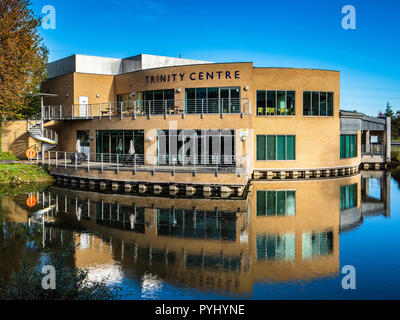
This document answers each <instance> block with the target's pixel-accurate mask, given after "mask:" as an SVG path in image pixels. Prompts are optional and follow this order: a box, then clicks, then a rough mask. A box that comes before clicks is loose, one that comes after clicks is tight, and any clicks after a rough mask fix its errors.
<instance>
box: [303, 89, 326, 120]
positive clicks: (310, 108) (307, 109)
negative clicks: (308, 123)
mask: <svg viewBox="0 0 400 320" xmlns="http://www.w3.org/2000/svg"><path fill="white" fill-rule="evenodd" d="M303 115H305V116H311V115H312V116H333V92H318V91H313V92H310V91H303Z"/></svg>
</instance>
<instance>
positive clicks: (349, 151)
mask: <svg viewBox="0 0 400 320" xmlns="http://www.w3.org/2000/svg"><path fill="white" fill-rule="evenodd" d="M355 157H357V135H356V134H351V135H341V136H340V158H341V159H347V158H355Z"/></svg>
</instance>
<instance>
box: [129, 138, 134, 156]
mask: <svg viewBox="0 0 400 320" xmlns="http://www.w3.org/2000/svg"><path fill="white" fill-rule="evenodd" d="M129 154H131V155H134V154H135V145H134V143H133V140H131V142H130V144H129Z"/></svg>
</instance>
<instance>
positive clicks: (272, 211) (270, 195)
mask: <svg viewBox="0 0 400 320" xmlns="http://www.w3.org/2000/svg"><path fill="white" fill-rule="evenodd" d="M267 215H269V216H274V215H276V192H275V191H268V192H267Z"/></svg>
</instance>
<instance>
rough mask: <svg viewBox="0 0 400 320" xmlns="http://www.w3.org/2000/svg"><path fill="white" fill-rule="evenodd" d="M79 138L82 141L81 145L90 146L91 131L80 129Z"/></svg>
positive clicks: (77, 135)
mask: <svg viewBox="0 0 400 320" xmlns="http://www.w3.org/2000/svg"><path fill="white" fill-rule="evenodd" d="M76 137H77V140H79V141H80V143H81V147H90V137H89V131H87V130H78V131H77V132H76Z"/></svg>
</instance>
